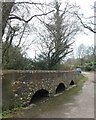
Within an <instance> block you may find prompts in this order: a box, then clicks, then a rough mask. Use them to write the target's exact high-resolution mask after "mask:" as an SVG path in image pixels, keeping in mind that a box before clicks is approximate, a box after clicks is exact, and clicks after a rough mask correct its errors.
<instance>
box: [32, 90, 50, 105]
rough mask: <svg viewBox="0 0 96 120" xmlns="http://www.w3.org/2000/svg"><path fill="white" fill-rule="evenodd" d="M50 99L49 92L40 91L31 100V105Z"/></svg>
mask: <svg viewBox="0 0 96 120" xmlns="http://www.w3.org/2000/svg"><path fill="white" fill-rule="evenodd" d="M46 97H49V92H48V91H47V90H45V89H41V90H38V91H37V92H36V93H35V94H34V95H33V96H32V98H31V101H30V104H31V103H34V102H37V101H40V100H42V99H43V98H46Z"/></svg>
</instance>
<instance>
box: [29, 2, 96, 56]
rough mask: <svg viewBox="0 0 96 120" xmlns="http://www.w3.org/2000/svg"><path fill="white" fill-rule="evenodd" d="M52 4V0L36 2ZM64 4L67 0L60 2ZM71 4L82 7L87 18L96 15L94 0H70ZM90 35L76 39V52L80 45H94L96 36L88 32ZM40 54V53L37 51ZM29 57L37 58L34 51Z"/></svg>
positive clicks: (30, 51)
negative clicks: (95, 12) (95, 13)
mask: <svg viewBox="0 0 96 120" xmlns="http://www.w3.org/2000/svg"><path fill="white" fill-rule="evenodd" d="M44 1H47V2H50V1H52V0H35V2H44ZM60 1H62V2H64V1H65V0H60ZM69 1H70V2H73V3H74V2H76V3H77V4H78V5H80V7H81V12H82V13H83V14H84V15H85V16H86V17H90V16H93V15H94V10H93V9H92V6H93V5H94V2H95V1H94V0H86V1H85V0H69ZM87 33H88V35H85V34H79V35H78V36H77V37H76V39H75V43H74V50H75V51H76V49H77V47H78V46H79V45H80V44H84V45H86V46H90V45H92V44H94V34H93V33H91V32H90V31H88V30H87ZM37 54H38V51H37ZM28 56H29V57H31V58H34V56H35V51H33V49H30V50H28Z"/></svg>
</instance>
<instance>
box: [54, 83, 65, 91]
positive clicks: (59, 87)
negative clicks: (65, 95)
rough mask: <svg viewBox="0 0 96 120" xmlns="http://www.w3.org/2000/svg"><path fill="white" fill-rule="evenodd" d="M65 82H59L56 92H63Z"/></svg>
mask: <svg viewBox="0 0 96 120" xmlns="http://www.w3.org/2000/svg"><path fill="white" fill-rule="evenodd" d="M65 88H66V87H65V84H64V83H59V85H58V86H57V88H56V90H55V93H60V92H63V91H65Z"/></svg>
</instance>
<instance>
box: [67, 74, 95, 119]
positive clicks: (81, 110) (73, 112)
mask: <svg viewBox="0 0 96 120" xmlns="http://www.w3.org/2000/svg"><path fill="white" fill-rule="evenodd" d="M83 74H84V76H86V77H88V80H87V81H86V82H85V84H84V86H83V88H82V90H81V91H80V92H79V94H78V95H77V96H75V101H74V102H73V104H74V105H73V107H72V106H70V111H69V112H68V113H66V114H65V116H66V118H67V117H68V118H69V117H70V118H74V117H75V118H94V83H93V81H94V73H85V72H84V73H83Z"/></svg>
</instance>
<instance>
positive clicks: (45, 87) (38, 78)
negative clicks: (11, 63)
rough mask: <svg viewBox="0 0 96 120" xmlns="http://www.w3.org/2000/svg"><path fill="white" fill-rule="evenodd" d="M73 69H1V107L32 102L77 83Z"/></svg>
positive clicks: (9, 107) (78, 77)
mask: <svg viewBox="0 0 96 120" xmlns="http://www.w3.org/2000/svg"><path fill="white" fill-rule="evenodd" d="M80 77H81V75H78V74H77V73H76V72H75V71H28V70H27V71H21V70H20V71H18V70H17V71H16V70H14V71H12V70H9V71H3V72H2V85H3V88H2V93H3V109H4V110H5V109H6V108H8V109H11V108H13V107H15V106H17V105H19V106H22V105H26V104H30V103H32V102H33V101H34V100H35V98H36V97H45V96H53V95H54V94H56V93H58V92H60V91H63V90H66V89H67V88H68V87H69V86H70V85H74V84H77V83H78V80H79V79H80Z"/></svg>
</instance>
